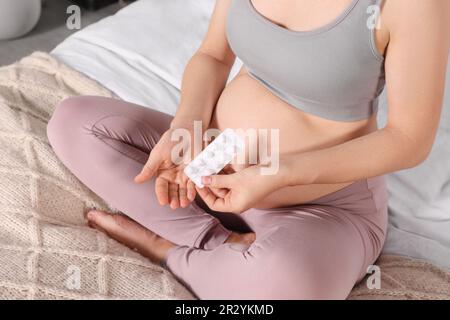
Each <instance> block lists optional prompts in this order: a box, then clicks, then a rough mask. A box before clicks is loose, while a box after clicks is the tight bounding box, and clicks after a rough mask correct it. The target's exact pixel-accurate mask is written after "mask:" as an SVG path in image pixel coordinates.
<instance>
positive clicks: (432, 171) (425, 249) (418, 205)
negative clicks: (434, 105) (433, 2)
mask: <svg viewBox="0 0 450 320" xmlns="http://www.w3.org/2000/svg"><path fill="white" fill-rule="evenodd" d="M381 105H382V107H381V110H380V114H379V121H380V124H381V125H384V123H386V112H387V103H386V94H385V93H383V96H382V99H381ZM405 108H406V107H405ZM405 116H407V110H405ZM387 181H388V189H389V194H390V199H389V208H390V221H389V222H390V223H389V232H388V238H387V241H386V244H385V247H384V251H385V252H386V253H396V254H404V255H409V256H412V257H416V258H422V259H427V260H430V261H433V262H434V263H436V264H439V265H441V266H444V267H447V268H450V64H449V67H448V71H447V82H446V97H445V102H444V106H443V114H442V119H441V124H440V127H439V130H438V134H437V137H436V141H435V144H434V146H433V150H432V152H431V154H430V156H429V158H428V159H427V160H426V161H425V162H424V163H423V164H421V165H420V166H418V167H416V168H413V169H408V170H403V171H400V172H396V173H394V174H390V175H389V176H388V180H387Z"/></svg>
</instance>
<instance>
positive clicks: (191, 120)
mask: <svg viewBox="0 0 450 320" xmlns="http://www.w3.org/2000/svg"><path fill="white" fill-rule="evenodd" d="M196 122H198V123H199V124H201V126H200V128H201V129H202V130H203V131H204V130H206V129H207V128H208V126H209V123H206V122H205V121H204V120H203V119H202V118H201V117H175V118H173V120H172V121H171V123H170V129H178V128H184V129H188V130H194V127H195V123H196Z"/></svg>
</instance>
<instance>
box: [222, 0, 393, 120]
mask: <svg viewBox="0 0 450 320" xmlns="http://www.w3.org/2000/svg"><path fill="white" fill-rule="evenodd" d="M381 1H382V0H352V2H351V4H350V5H349V6H348V7H347V8H346V9H345V10H344V12H343V13H341V14H340V15H339V16H338V17H337V18H336V19H335V20H334V21H333V22H331V23H328V24H326V25H325V26H323V27H320V28H318V29H314V30H312V31H292V30H289V29H286V28H284V27H281V26H279V25H277V24H276V23H273V22H272V21H270V20H269V19H267V18H266V17H264V16H263V15H261V14H260V13H259V12H258V11H257V10H256V8H255V7H254V6H253V3H252V2H251V0H233V2H232V5H231V7H230V10H229V12H228V17H227V37H228V41H229V43H230V47H231V49H232V50H233V51H234V53H235V54H236V56H237V57H238V58H239V59H240V60H241V61H242V62H243V63H244V65H245V66H246V68H247V70H248V72H249V74H250V76H252V77H253V78H255V79H256V80H257V81H259V82H260V83H262V84H263V85H264V86H266V87H267V88H268V89H269V90H270V91H271V92H273V93H274V94H275V95H277V96H278V97H279V98H281V99H282V100H284V101H286V102H287V103H289V104H290V105H292V106H294V107H296V108H298V109H300V110H302V111H304V112H307V113H310V114H313V115H317V116H319V117H322V118H327V119H331V120H336V121H356V120H362V119H366V118H368V117H370V116H371V115H372V114H374V113H375V112H377V110H378V96H379V95H380V93H381V91H382V90H383V88H384V85H385V75H384V58H383V56H382V55H381V54H380V53H379V52H378V50H377V48H376V46H375V41H374V28H371V27H370V26H371V25H372V24H371V22H373V20H374V19H373V17H374V16H373V15H374V14H376V11H374V10H376V8H377V7H374V6H378V8H379V5H380V2H381ZM375 22H376V19H375Z"/></svg>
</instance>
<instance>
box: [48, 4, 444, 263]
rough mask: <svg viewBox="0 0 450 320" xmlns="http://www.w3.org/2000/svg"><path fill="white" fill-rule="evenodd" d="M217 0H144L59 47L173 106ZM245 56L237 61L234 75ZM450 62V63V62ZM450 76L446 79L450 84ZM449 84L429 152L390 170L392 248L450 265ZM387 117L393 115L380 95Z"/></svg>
mask: <svg viewBox="0 0 450 320" xmlns="http://www.w3.org/2000/svg"><path fill="white" fill-rule="evenodd" d="M213 6H214V0H170V1H161V0H139V1H137V2H136V3H134V4H132V5H130V6H128V7H126V8H125V9H123V10H121V11H120V12H119V13H118V14H116V15H115V16H113V17H109V18H106V19H104V20H102V21H100V22H98V23H96V24H94V25H91V26H90V27H88V28H86V29H84V30H82V31H80V32H78V33H76V34H75V35H73V36H71V37H70V38H68V39H67V40H66V41H64V42H63V43H62V44H60V45H59V46H58V47H57V48H55V50H54V51H53V54H54V55H55V56H56V57H57V58H58V59H60V60H61V61H63V62H65V63H66V64H68V65H69V66H71V67H73V68H75V69H76V70H78V71H81V72H82V73H84V74H86V75H88V76H89V77H91V78H93V79H95V80H97V81H98V82H99V83H101V84H103V85H104V86H106V87H107V88H109V89H110V90H112V91H113V92H115V93H116V94H117V95H118V96H119V97H121V98H122V99H124V100H127V101H130V102H134V103H137V104H140V105H144V106H148V107H151V108H154V109H156V110H160V111H163V112H166V113H169V114H174V113H175V111H176V108H177V104H178V100H179V89H180V87H181V77H182V73H183V70H184V67H185V64H186V62H187V61H188V59H189V57H190V56H191V55H192V54H193V53H194V51H195V50H196V49H197V47H198V46H199V44H200V41H201V39H202V37H203V35H204V34H205V32H206V30H207V25H208V21H209V17H210V15H211V12H212V9H213ZM240 66H241V62H240V61H238V62H237V63H236V65H235V66H234V68H233V71H232V74H231V76H230V79H231V78H232V77H233V76H234V75H235V74H236V73H237V71H238V69H239V67H240ZM449 68H450V67H449ZM449 76H450V72H449ZM449 86H450V81H447V87H449ZM449 94H450V88H447V97H446V102H445V107H444V115H443V120H442V125H441V128H440V130H439V133H438V138H437V141H436V144H435V147H434V148H433V152H432V154H431V155H430V158H429V159H428V160H427V161H426V162H425V163H424V164H423V165H421V166H419V167H418V168H415V169H412V170H405V171H402V172H399V173H396V174H392V175H389V176H388V187H389V193H390V222H389V232H388V239H387V241H386V244H385V248H384V250H385V252H387V253H395V254H403V255H408V256H412V257H416V258H422V259H427V260H429V261H432V262H434V263H436V264H438V265H440V266H444V267H447V268H450V165H449V163H450V127H449V124H450V97H449ZM380 109H381V110H380V116H379V118H380V123H384V122H385V119H386V110H387V103H386V95H385V94H383V97H382V98H381V108H380Z"/></svg>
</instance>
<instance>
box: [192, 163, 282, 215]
mask: <svg viewBox="0 0 450 320" xmlns="http://www.w3.org/2000/svg"><path fill="white" fill-rule="evenodd" d="M260 168H261V166H259V165H255V166H251V167H248V168H245V169H243V170H241V171H238V172H236V173H233V174H219V175H212V176H208V177H203V178H202V182H203V184H204V185H205V187H204V188H201V189H200V188H198V187H196V190H197V193H198V194H199V195H200V197H201V198H202V199H203V201H205V203H206V204H207V205H208V207H209V208H210V209H212V210H214V211H220V212H232V213H242V212H244V211H246V210H248V209H250V208H252V207H253V206H254V205H255V204H257V203H258V202H259V201H261V200H262V199H264V197H266V196H267V195H268V194H270V193H271V192H273V191H275V190H277V189H278V188H280V187H281V186H282V183H281V179H280V175H262V174H261V172H260ZM211 189H212V190H211Z"/></svg>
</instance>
